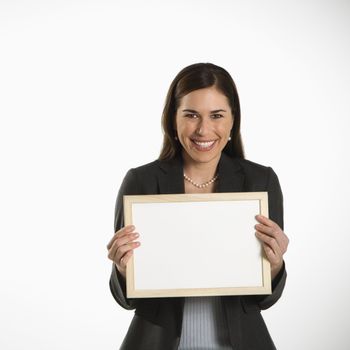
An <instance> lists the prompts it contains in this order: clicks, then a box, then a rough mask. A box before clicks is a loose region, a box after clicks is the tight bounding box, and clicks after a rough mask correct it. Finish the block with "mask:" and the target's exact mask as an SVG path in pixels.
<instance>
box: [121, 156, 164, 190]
mask: <svg viewBox="0 0 350 350" xmlns="http://www.w3.org/2000/svg"><path fill="white" fill-rule="evenodd" d="M160 172H162V162H161V161H159V160H154V161H153V162H150V163H147V164H143V165H140V166H137V167H134V168H131V169H130V170H129V171H128V172H127V173H126V175H125V177H124V180H123V183H122V186H121V193H123V194H130V195H132V194H152V193H157V183H158V181H157V178H158V176H159V174H160Z"/></svg>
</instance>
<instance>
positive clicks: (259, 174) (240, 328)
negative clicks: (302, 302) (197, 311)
mask: <svg viewBox="0 0 350 350" xmlns="http://www.w3.org/2000/svg"><path fill="white" fill-rule="evenodd" d="M218 172H219V179H218V184H217V192H255V191H268V196H269V217H270V218H271V219H272V220H274V221H275V222H276V223H277V224H278V225H279V226H280V227H281V228H282V229H283V203H282V202H283V198H282V192H281V188H280V185H279V181H278V178H277V176H276V174H275V173H274V171H273V170H272V169H271V168H269V167H265V166H262V165H259V164H256V163H253V162H250V161H248V160H244V159H239V158H234V159H233V158H230V157H229V156H227V155H225V154H224V153H223V154H222V156H221V158H220V161H219V165H218ZM172 193H184V180H183V164H182V159H181V158H176V159H174V160H171V161H159V160H156V161H154V162H152V163H149V164H146V165H143V166H141V167H138V168H135V169H131V170H129V171H128V173H127V174H126V176H125V178H124V181H123V183H122V186H121V188H120V190H119V194H118V198H117V203H116V210H115V225H114V229H115V232H116V231H117V230H119V229H120V228H121V227H123V226H124V218H123V195H136V194H172ZM286 276H287V274H286V270H285V267H284V266H283V268H282V270H281V272H280V273H279V274H278V276H276V278H275V279H274V280H273V282H272V294H271V295H263V296H261V295H260V296H223V297H221V300H222V302H223V305H224V310H225V313H226V317H227V321H228V327H229V335H230V341H231V344H232V348H233V349H240V350H248V349H249V350H255V349H256V350H258V349H259V350H270V349H275V346H274V344H273V341H272V339H271V337H270V335H269V332H268V330H267V328H266V325H265V322H264V320H263V318H262V316H261V314H260V311H261V310H262V309H267V308H269V307H270V306H272V305H273V304H274V303H275V302H276V301H277V300H278V299H279V298H280V296H281V294H282V291H283V289H284V285H285V281H286ZM110 289H111V292H112V294H113V296H114V298H115V300H116V301H117V302H118V303H119V304H120V305H121V306H122V307H123V308H125V309H129V310H131V309H136V310H135V316H134V318H133V320H132V322H131V325H130V327H129V330H128V332H127V335H126V337H125V339H124V341H123V344H122V345H121V347H120V349H122V350H173V349H177V348H178V344H179V340H180V335H181V328H182V315H183V305H184V298H144V299H127V298H126V292H125V283H124V282H123V279H122V278H121V276H120V275H119V273H118V271H117V269H116V268H115V265H113V268H112V275H111V278H110Z"/></svg>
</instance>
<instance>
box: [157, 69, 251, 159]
mask: <svg viewBox="0 0 350 350" xmlns="http://www.w3.org/2000/svg"><path fill="white" fill-rule="evenodd" d="M211 86H215V87H216V88H217V89H218V90H219V91H221V92H222V93H223V94H224V95H225V96H226V97H227V99H228V101H229V104H230V107H231V111H232V115H233V118H234V123H233V128H232V130H231V134H230V136H231V141H229V142H228V143H227V145H226V146H225V148H224V149H223V152H225V153H226V154H227V155H229V156H230V157H238V158H244V150H243V144H242V139H241V132H240V124H241V109H240V104H239V97H238V93H237V89H236V85H235V83H234V81H233V79H232V77H231V75H230V74H229V73H228V72H227V71H226V70H225V69H223V68H221V67H219V66H216V65H215V64H212V63H195V64H192V65H190V66H187V67H185V68H184V69H182V70H181V71H180V72H179V73H178V74H177V76H176V77H175V79H174V80H173V82H172V83H171V85H170V88H169V91H168V93H167V97H166V100H165V105H164V109H163V114H162V129H163V134H164V138H163V146H162V150H161V152H160V155H159V159H160V160H169V159H173V158H174V157H176V156H177V155H179V154H181V150H182V146H181V144H180V142H179V141H178V140H176V139H175V137H176V133H175V130H174V125H175V116H176V111H177V109H178V107H179V105H180V100H181V98H182V97H183V96H185V95H187V94H189V93H190V92H191V91H194V90H198V89H203V88H207V87H211Z"/></svg>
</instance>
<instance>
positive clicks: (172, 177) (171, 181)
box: [158, 157, 185, 194]
mask: <svg viewBox="0 0 350 350" xmlns="http://www.w3.org/2000/svg"><path fill="white" fill-rule="evenodd" d="M159 167H160V172H159V174H158V186H159V188H158V190H159V193H160V194H177V193H184V192H185V187H184V178H183V162H182V158H181V157H177V158H174V159H171V160H169V161H160V162H159Z"/></svg>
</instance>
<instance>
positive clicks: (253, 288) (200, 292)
mask: <svg viewBox="0 0 350 350" xmlns="http://www.w3.org/2000/svg"><path fill="white" fill-rule="evenodd" d="M213 201H215V202H218V203H215V205H220V203H225V202H227V201H230V202H237V201H238V202H239V203H241V204H239V203H236V205H238V207H239V206H244V205H242V203H244V202H245V201H251V202H252V201H258V210H259V212H258V213H256V214H261V215H264V216H266V217H268V193H267V192H235V193H209V194H161V195H137V196H124V217H125V225H129V224H134V225H135V226H136V231H137V232H139V233H140V238H139V241H140V242H141V246H140V247H139V248H136V249H135V250H134V254H133V256H132V257H131V259H130V260H129V262H128V264H127V274H126V275H127V281H126V282H127V283H126V286H127V297H128V298H152V297H184V296H214V295H253V294H271V271H270V263H269V262H268V260H267V259H266V257H265V254H264V253H263V250H262V248H261V245H260V244H259V249H260V250H259V253H258V254H259V257H258V261H259V262H258V263H259V266H258V267H255V268H256V269H258V270H256V271H258V273H259V274H260V273H261V276H260V277H261V279H260V282H259V283H257V285H249V286H247V285H234V284H232V286H227V285H225V286H220V283H218V284H217V285H216V286H215V287H209V288H203V287H199V288H197V287H195V288H193V286H192V287H190V288H181V287H179V288H174V287H171V288H165V289H164V288H159V287H156V288H152V287H151V288H149V287H147V288H141V289H140V288H137V283H136V282H137V278H136V274H135V268H136V267H137V266H136V263H135V259H134V257H135V256H137V254H138V250H140V249H142V241H143V239H144V238H145V237H143V232H141V230H140V231H138V227H137V225H136V224H135V222H134V220H133V215H134V212H136V208H138V209H137V210H138V213H140V210H139V208H140V206H134V205H135V204H152V203H175V204H176V203H197V202H203V203H208V205H209V203H211V202H213ZM211 205H213V203H212V204H211ZM223 205H225V204H223ZM226 205H227V203H226ZM145 208H146V207H145V206H144V207H143V211H144V209H145ZM148 208H150V207H149V206H148ZM158 208H164V206H162V207H159V206H158ZM178 208H180V206H178ZM193 208H194V210H196V209H195V205H193ZM133 209H134V210H133ZM141 212H142V210H141ZM193 213H195V212H194V211H193ZM175 216H176V214H175ZM138 217H140V214H138ZM172 218H174V217H172ZM148 219H149V217H148ZM148 219H147V220H148ZM144 220H146V219H145V218H144ZM158 220H159V217H158V218H157V217H155V218H154V221H153V222H156V221H158ZM254 220H255V218H254ZM231 225H232V222H228V223H227V227H228V228H230V227H231ZM168 229H170V227H168ZM249 230H250V226H249ZM176 232H178V231H176ZM254 232H255V229H254V226H253V227H252V237H251V239H252V240H254V239H255V240H257V238H256V237H255V236H254ZM155 234H159V233H155ZM161 234H164V230H163V231H162V233H161ZM233 236H234V235H232V237H233ZM249 236H250V235H249ZM171 237H173V236H171ZM187 237H188V236H187ZM244 237H246V236H244ZM216 238H218V237H216ZM244 239H245V238H244ZM249 239H250V238H249ZM160 241H162V240H161V239H160ZM218 243H220V240H219V241H218ZM235 243H236V244H238V243H237V242H235ZM214 245H215V243H214ZM225 246H226V245H225ZM227 246H230V245H228V244H227ZM232 246H233V245H232ZM236 246H237V245H236ZM202 248H203V247H202ZM162 249H163V248H162ZM242 249H244V248H242ZM158 251H159V250H158ZM195 251H199V250H198V249H196V250H195ZM213 252H214V253H215V249H214V250H212V251H210V254H211V258H212V259H217V258H219V259H220V255H218V256H215V255H214V257H213ZM149 256H150V255H149ZM227 256H228V255H227ZM146 260H147V259H146ZM164 261H165V259H163V262H164ZM214 261H215V260H214ZM218 261H219V260H218ZM159 263H160V264H162V261H159ZM260 264H261V265H260ZM141 265H142V266H144V265H145V264H141V263H140V266H141ZM187 266H188V265H187ZM256 266H257V265H256ZM224 267H226V266H225V265H222V264H220V262H219V263H218V264H217V269H223V268H224ZM236 270H238V269H236ZM230 271H232V268H231V267H230ZM226 275H227V274H226ZM181 276H182V274H181ZM146 277H147V278H148V279H152V280H153V281H156V280H157V276H156V277H155V276H154V275H153V276H143V277H142V278H146ZM260 277H259V278H260ZM148 279H147V281H148ZM169 283H170V284H171V282H169ZM235 283H236V282H235Z"/></svg>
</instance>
